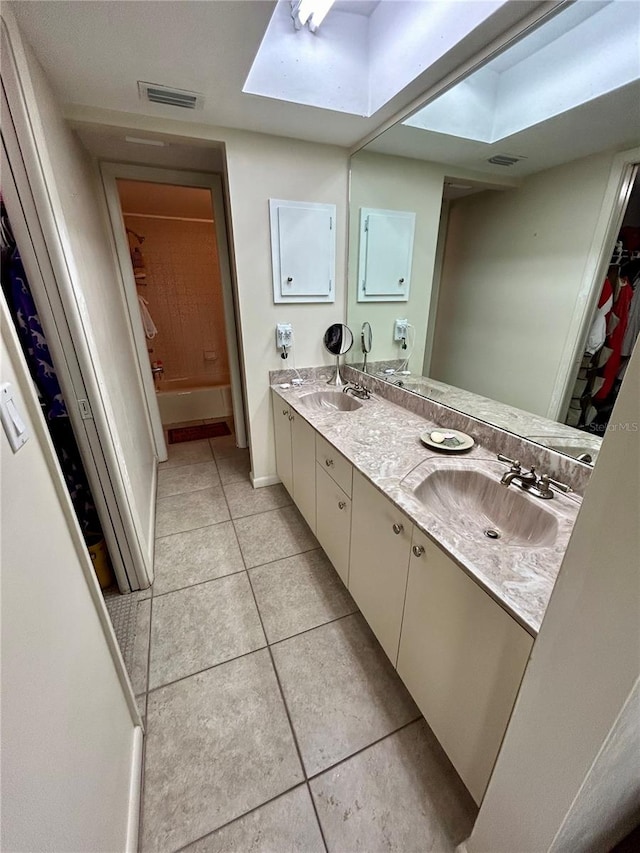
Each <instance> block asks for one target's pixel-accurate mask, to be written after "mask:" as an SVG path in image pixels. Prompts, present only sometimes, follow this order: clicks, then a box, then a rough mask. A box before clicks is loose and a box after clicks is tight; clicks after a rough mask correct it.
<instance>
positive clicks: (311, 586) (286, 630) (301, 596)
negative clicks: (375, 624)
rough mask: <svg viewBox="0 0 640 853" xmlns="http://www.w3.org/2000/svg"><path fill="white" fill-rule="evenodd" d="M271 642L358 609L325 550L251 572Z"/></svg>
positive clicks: (261, 613)
mask: <svg viewBox="0 0 640 853" xmlns="http://www.w3.org/2000/svg"><path fill="white" fill-rule="evenodd" d="M249 574H250V577H251V585H252V586H253V591H254V593H255V596H256V601H257V602H258V609H259V610H260V616H261V617H262V621H263V623H264V628H265V631H266V632H267V639H268V640H269V642H270V643H275V642H277V641H278V640H284V639H285V638H286V637H291V636H293V635H294V634H299V633H300V632H301V631H308V630H309V629H310V628H316V627H318V625H324V624H325V622H330V621H331V620H332V619H337V618H338V617H340V616H346V615H347V614H348V613H354V612H355V611H356V610H357V607H356V605H355V602H354V601H353V599H352V598H351V596H350V595H349V592H348V590H347V588H346V587H345V585H344V584H343V583H342V581H341V580H340V578H339V577H338V574H337V573H336V570H335V569H334V568H333V566H332V565H331V563H330V562H329V560H328V558H327V556H326V554H325V553H324V551H321V550H317V551H307V553H305V554H298V555H296V556H295V557H287V558H286V559H285V560H278V561H277V562H275V563H269V565H267V566H260V567H258V568H257V569H251V571H250V573H249Z"/></svg>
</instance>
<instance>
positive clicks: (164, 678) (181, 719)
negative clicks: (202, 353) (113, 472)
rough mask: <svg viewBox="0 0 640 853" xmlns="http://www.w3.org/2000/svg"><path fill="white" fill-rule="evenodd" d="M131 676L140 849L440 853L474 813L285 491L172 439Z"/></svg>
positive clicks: (244, 455) (244, 463)
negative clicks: (137, 737) (140, 740)
mask: <svg viewBox="0 0 640 853" xmlns="http://www.w3.org/2000/svg"><path fill="white" fill-rule="evenodd" d="M157 508H158V514H157V537H158V538H157V543H156V565H155V570H156V579H155V583H154V585H153V590H152V595H151V597H150V598H148V599H145V600H143V601H140V602H139V604H138V623H137V632H136V643H135V646H136V648H135V649H134V654H133V673H132V678H133V682H134V686H135V690H136V692H137V693H138V702H139V705H140V708H141V711H142V713H143V715H144V717H145V719H146V737H145V757H144V780H143V802H142V814H141V832H140V849H141V850H142V851H158V852H159V853H170V851H177V850H185V851H190V853H214V851H216V852H217V853H222V852H223V851H224V853H249V851H251V853H316V851H317V853H323V851H328V853H356V851H362V853H378V851H380V853H382V851H385V853H386V852H387V851H397V853H418V852H419V851H420V853H422V851H432V853H445V851H453V850H454V849H455V847H456V845H457V844H458V843H459V842H460V841H461V840H463V839H464V838H465V837H466V836H467V835H468V834H469V832H470V830H471V826H472V823H473V819H474V817H475V813H476V808H475V806H474V804H473V802H472V800H471V798H470V796H469V794H468V793H467V791H466V789H465V788H464V786H463V785H462V783H461V782H460V780H459V778H458V777H457V775H456V773H455V772H454V770H453V768H452V767H451V765H450V763H449V761H448V759H447V758H446V756H445V755H444V753H443V752H442V750H441V749H440V747H439V745H438V743H437V742H436V740H435V738H434V737H433V735H432V733H431V731H430V730H429V728H428V726H427V725H426V723H425V722H424V720H423V719H422V718H421V716H420V714H419V712H418V709H417V708H416V706H415V705H414V703H413V701H412V699H411V697H410V696H409V694H408V693H407V691H406V690H405V688H404V686H403V684H402V683H401V681H400V680H399V679H398V677H397V675H396V673H395V671H394V669H393V667H392V666H391V664H390V663H389V661H388V660H387V658H386V656H385V654H384V652H383V651H382V649H381V648H380V646H379V645H378V643H377V641H376V639H375V637H374V636H373V634H372V633H371V631H370V630H369V628H368V626H367V625H366V623H365V621H364V619H363V618H362V616H361V615H360V614H359V613H358V611H357V608H356V606H355V604H354V602H353V600H352V599H351V596H350V595H349V593H348V591H347V590H346V588H345V587H344V586H343V584H342V582H341V581H340V579H339V577H338V575H337V574H336V573H335V571H334V570H333V568H332V566H331V565H330V563H329V561H328V560H327V558H326V556H325V555H324V552H323V551H322V550H321V549H320V547H319V545H318V542H317V540H316V539H315V537H314V536H313V534H312V533H311V531H310V529H309V528H308V526H307V525H306V523H305V522H304V520H303V519H302V517H301V516H300V514H299V513H298V511H297V509H296V508H295V507H294V506H293V505H292V503H291V500H290V498H289V496H288V494H287V492H286V491H285V490H284V488H283V487H282V486H270V487H267V488H263V489H258V490H254V489H253V488H252V487H251V484H250V482H249V455H248V452H247V451H243V450H238V449H237V448H236V447H235V443H234V440H233V437H228V436H225V437H223V438H215V439H210V440H209V441H196V442H188V443H184V444H178V445H171V446H170V449H169V461H168V462H165V463H163V464H162V465H161V466H160V469H159V479H158V505H157Z"/></svg>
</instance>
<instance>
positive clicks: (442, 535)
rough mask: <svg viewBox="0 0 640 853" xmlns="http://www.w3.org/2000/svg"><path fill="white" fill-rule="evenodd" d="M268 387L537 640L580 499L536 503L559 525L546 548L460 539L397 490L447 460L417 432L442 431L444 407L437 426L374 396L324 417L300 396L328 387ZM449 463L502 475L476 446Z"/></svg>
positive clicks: (409, 494) (308, 382) (484, 450)
mask: <svg viewBox="0 0 640 853" xmlns="http://www.w3.org/2000/svg"><path fill="white" fill-rule="evenodd" d="M271 387H272V388H273V390H274V391H276V393H277V394H279V395H280V397H281V398H282V399H283V400H284V401H285V402H286V403H287V404H288V405H290V406H291V407H292V408H293V409H294V410H295V411H296V412H297V413H298V414H299V415H301V416H302V417H303V418H304V419H305V420H306V421H308V423H310V424H311V426H313V427H314V429H316V430H317V431H318V432H319V433H320V434H321V435H322V436H323V437H324V438H326V439H327V441H328V442H329V443H330V444H332V445H333V446H334V447H335V448H336V450H338V451H339V452H340V453H342V455H343V456H345V457H346V458H347V459H348V460H349V461H350V462H351V463H352V464H353V465H354V467H355V468H357V469H358V470H359V471H360V472H361V473H362V474H363V475H364V476H365V477H366V478H367V479H368V480H369V481H370V482H371V483H372V484H373V485H374V486H375V487H376V488H377V489H379V490H380V491H381V492H382V493H383V494H384V495H386V497H387V498H389V500H391V501H392V502H393V503H394V504H395V505H396V506H397V507H398V508H399V509H400V510H401V511H402V512H404V513H405V514H406V515H407V516H408V517H409V518H410V519H411V521H413V523H414V524H415V525H416V526H417V527H418V528H420V530H422V531H423V532H424V533H426V535H427V536H429V537H430V538H431V539H432V540H433V541H434V542H435V543H436V544H437V545H439V546H440V547H441V548H442V549H443V550H444V551H445V552H446V553H448V554H449V556H450V557H451V558H452V559H453V560H455V562H456V563H457V564H458V565H459V566H460V567H461V568H462V569H464V571H465V572H466V573H467V574H468V575H469V576H470V577H471V578H472V579H473V580H475V581H476V582H477V583H478V584H479V585H480V586H481V587H482V588H483V589H485V590H486V591H487V592H488V593H489V594H490V595H491V596H492V597H493V598H494V599H495V600H496V601H497V602H498V603H499V604H500V605H501V606H502V607H503V608H504V609H505V610H507V611H508V612H509V613H510V614H511V615H512V616H513V617H514V618H515V619H516V620H517V621H518V622H519V623H520V624H521V625H522V626H523V627H524V628H525V629H526V630H527V631H528V632H529V633H530V634H532V635H533V636H534V637H535V636H536V635H537V633H538V631H539V629H540V625H541V623H542V618H543V616H544V613H545V610H546V608H547V604H548V603H549V598H550V597H551V592H552V590H553V585H554V583H555V580H556V577H557V574H558V571H559V569H560V564H561V562H562V558H563V556H564V552H565V550H566V547H567V543H568V541H569V536H570V533H571V529H572V527H573V523H574V521H575V517H576V515H577V513H578V510H579V508H580V504H581V499H580V498H579V497H577V496H576V495H556V497H555V498H554V499H553V500H552V501H544V502H541V503H544V504H545V509H546V510H548V511H550V512H551V513H553V514H554V515H555V517H556V519H557V523H558V536H557V538H556V540H555V542H554V544H553V545H551V546H540V547H531V548H523V547H515V546H512V545H508V544H506V543H505V542H503V541H501V540H497V541H492V540H490V539H487V540H486V542H484V541H478V540H477V539H473V540H472V539H469V538H466V537H465V536H464V535H461V533H460V532H459V530H456V529H455V528H454V527H453V526H452V525H449V524H445V523H444V522H443V521H442V520H441V519H440V518H438V517H437V516H435V515H433V514H432V513H430V512H429V511H428V510H426V509H425V507H424V506H423V505H422V504H421V503H420V502H419V501H418V500H417V498H416V497H415V496H414V495H413V493H412V492H411V491H410V489H409V488H408V486H410V485H411V478H408V480H407V483H405V484H404V485H403V480H405V478H407V477H408V475H409V474H410V473H411V472H412V471H414V469H416V468H417V467H418V466H420V465H422V464H423V463H425V462H427V461H428V460H432V463H431V465H432V466H433V465H437V464H438V460H445V459H446V460H447V461H449V460H451V459H452V456H453V455H452V454H443V453H439V452H438V451H435V450H430V449H429V448H427V447H425V446H424V445H423V444H422V443H421V441H420V434H421V433H423V432H425V431H426V430H429V429H434V428H436V427H441V428H442V427H446V426H447V423H446V419H447V414H446V410H445V409H443V414H442V416H441V418H440V419H439V422H438V423H436V422H435V420H428V419H425V418H424V417H420V416H419V415H416V414H414V413H412V412H410V411H408V410H407V409H405V408H402V407H401V406H399V405H396V404H395V403H392V402H390V401H388V400H386V399H384V398H382V397H381V396H379V395H377V394H374V395H372V397H371V399H370V400H364V401H362V403H363V404H362V407H361V408H360V409H358V410H357V411H352V412H338V411H331V410H328V411H327V412H323V411H319V410H317V409H312V408H309V407H308V406H305V404H304V401H303V400H302V399H301V398H303V397H304V396H305V395H306V394H309V393H311V392H313V391H326V390H328V389H327V384H326V381H322V380H310V379H307V380H305V383H304V385H302V386H290V387H288V388H282V387H281V386H280V385H278V384H273V385H272V386H271ZM474 437H475V436H474ZM455 458H457V459H460V458H464V459H465V460H466V464H467V465H469V466H472V465H473V467H477V468H479V469H481V470H483V471H484V472H486V473H489V474H490V476H495V477H496V480H499V478H500V477H501V476H502V473H504V472H505V471H506V470H507V466H506V465H504V464H502V463H499V462H497V461H496V455H495V453H493V452H492V451H490V450H489V449H487V448H486V447H484V446H483V445H482V444H481V443H478V442H477V443H476V445H475V446H474V447H473V448H472V449H471V450H470V451H469V452H467V453H465V454H459V455H456V456H455ZM474 463H475V465H474ZM414 479H415V475H414ZM511 488H517V487H515V486H512V487H511ZM522 495H523V497H525V498H526V500H530V501H536V502H537V501H538V500H539V499H536V498H534V497H531V496H527V495H525V494H524V492H522Z"/></svg>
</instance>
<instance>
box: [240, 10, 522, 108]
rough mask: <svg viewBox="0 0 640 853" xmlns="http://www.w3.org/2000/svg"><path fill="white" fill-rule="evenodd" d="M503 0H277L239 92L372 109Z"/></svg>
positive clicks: (490, 12)
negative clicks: (400, 0)
mask: <svg viewBox="0 0 640 853" xmlns="http://www.w3.org/2000/svg"><path fill="white" fill-rule="evenodd" d="M505 2H506V0H482V2H475V0H459V2H451V0H411V2H409V0H405V2H395V0H336V2H330V0H300V2H294V3H293V4H292V3H291V0H279V2H278V4H277V5H276V8H275V10H274V13H273V15H272V17H271V20H270V22H269V26H268V27H267V31H266V33H265V35H264V38H263V40H262V44H261V45H260V48H259V50H258V53H257V54H256V58H255V60H254V62H253V65H252V66H251V70H250V72H249V75H248V77H247V79H246V82H245V84H244V88H243V91H244V92H246V93H248V94H252V95H262V96H264V97H268V98H276V99H278V100H282V101H290V102H292V103H296V104H307V105H308V106H313V107H321V108H324V109H329V110H336V111H338V112H344V113H351V114H352V115H360V116H370V115H372V114H373V113H375V112H376V111H377V110H379V109H380V108H381V107H382V106H384V104H386V103H387V102H388V101H390V100H391V99H392V98H393V97H395V96H396V95H397V94H398V93H399V92H401V91H402V90H403V89H404V88H405V87H406V86H408V85H409V84H410V83H411V82H412V81H413V80H415V78H416V77H418V76H419V75H420V74H422V73H423V72H424V71H426V70H427V69H428V68H430V67H431V66H432V65H433V64H434V63H436V62H437V61H438V60H440V59H442V57H443V56H445V55H446V54H447V53H449V52H450V51H451V50H452V49H453V48H455V46H456V45H457V44H459V43H460V42H461V41H462V40H463V39H465V38H466V37H467V36H469V35H470V34H471V33H472V32H473V31H474V30H476V29H477V28H478V27H479V26H480V25H482V24H484V23H485V22H486V21H487V20H488V19H489V18H490V17H491V16H492V15H493V14H494V13H496V11H497V10H499V9H500V7H501V6H503V5H504V3H505ZM292 12H293V21H294V22H296V21H297V25H298V29H296V27H295V26H292ZM320 24H322V26H321V27H320Z"/></svg>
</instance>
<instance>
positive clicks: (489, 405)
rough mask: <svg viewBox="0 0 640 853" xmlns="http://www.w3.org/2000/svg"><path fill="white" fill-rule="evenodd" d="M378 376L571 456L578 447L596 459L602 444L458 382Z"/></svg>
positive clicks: (599, 439) (426, 378)
mask: <svg viewBox="0 0 640 853" xmlns="http://www.w3.org/2000/svg"><path fill="white" fill-rule="evenodd" d="M376 376H378V377H379V378H380V379H383V380H385V381H387V382H390V383H391V384H394V385H397V384H398V382H401V383H402V385H401V386H400V387H403V388H406V389H407V390H409V391H415V392H416V393H418V394H423V395H424V396H425V397H428V398H430V399H432V400H436V401H438V402H443V403H446V404H447V405H448V406H451V407H452V408H454V409H459V410H460V411H461V412H467V413H468V414H470V415H472V416H473V417H475V418H481V419H482V420H483V421H487V423H490V424H494V425H495V426H498V427H501V428H502V429H506V430H509V431H510V432H514V433H516V434H517V435H522V436H524V437H525V438H530V439H531V440H533V441H536V442H538V443H539V444H544V445H546V446H548V447H552V448H555V449H558V450H560V451H561V452H563V453H568V454H570V455H571V453H572V448H575V454H574V455H576V456H577V455H578V454H579V453H585V452H588V453H590V454H591V457H592V459H593V460H594V462H595V460H596V458H597V456H598V452H599V450H600V446H601V444H602V439H601V438H599V437H598V436H595V435H590V434H589V433H587V432H584V431H582V430H579V429H576V428H575V427H572V426H568V425H567V424H563V423H559V422H558V421H553V420H549V418H545V417H542V416H541V415H535V414H533V413H532V412H526V411H524V410H523V409H518V408H516V407H515V406H509V405H508V404H507V403H500V402H499V401H498V400H491V399H490V398H489V397H482V396H480V395H479V394H473V393H472V392H471V391H465V390H463V389H462V388H456V387H455V386H454V385H447V384H446V383H445V382H439V381H438V380H436V379H430V378H428V377H424V376H419V375H417V374H411V375H409V376H402V375H393V376H387V375H385V374H380V373H376Z"/></svg>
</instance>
